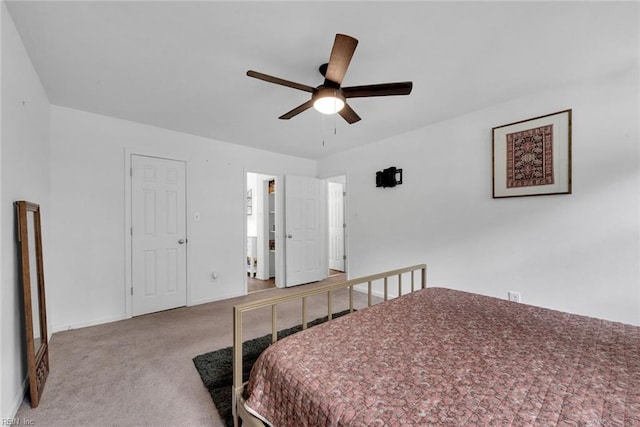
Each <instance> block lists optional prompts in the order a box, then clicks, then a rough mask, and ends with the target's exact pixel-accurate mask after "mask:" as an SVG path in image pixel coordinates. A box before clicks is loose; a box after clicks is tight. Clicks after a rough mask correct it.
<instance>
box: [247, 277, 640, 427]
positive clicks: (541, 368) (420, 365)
mask: <svg viewBox="0 0 640 427" xmlns="http://www.w3.org/2000/svg"><path fill="white" fill-rule="evenodd" d="M247 393H248V395H249V396H248V399H247V402H246V406H247V407H248V408H249V410H250V411H252V412H254V413H256V414H260V416H261V417H263V418H264V419H265V420H266V421H268V422H269V423H270V424H272V425H274V426H277V427H287V426H292V427H293V426H295V427H301V426H322V427H325V426H405V425H449V426H460V425H516V426H527V425H541V426H548V425H562V426H565V425H566V426H600V425H604V426H623V425H624V426H640V327H636V326H630V325H625V324H621V323H615V322H609V321H604V320H599V319H594V318H589V317H583V316H577V315H572V314H567V313H561V312H557V311H552V310H547V309H543V308H538V307H532V306H528V305H524V304H517V303H511V302H508V301H503V300H499V299H495V298H490V297H484V296H480V295H474V294H470V293H465V292H460V291H453V290H449V289H443V288H428V289H424V290H421V291H418V292H415V293H413V294H409V295H405V296H403V297H401V298H397V299H394V300H391V301H388V302H387V303H384V304H379V305H376V306H373V307H371V308H368V309H364V310H361V311H358V312H356V313H353V314H351V315H349V316H345V317H341V318H338V319H335V320H334V321H332V322H329V323H326V324H323V325H319V326H316V327H313V328H310V329H308V330H306V331H303V332H300V333H298V334H295V335H293V336H290V337H288V338H285V339H283V340H281V341H279V342H277V343H275V344H274V345H272V346H271V347H269V348H268V349H267V350H266V351H265V352H264V353H263V354H262V356H261V357H260V359H259V360H258V362H257V363H256V365H255V366H254V369H253V371H252V373H251V378H250V381H249V384H248V387H247Z"/></svg>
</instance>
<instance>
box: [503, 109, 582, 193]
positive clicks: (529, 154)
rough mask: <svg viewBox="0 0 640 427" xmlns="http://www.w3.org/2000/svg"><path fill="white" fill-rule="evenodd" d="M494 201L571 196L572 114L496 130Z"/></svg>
mask: <svg viewBox="0 0 640 427" xmlns="http://www.w3.org/2000/svg"><path fill="white" fill-rule="evenodd" d="M492 164H493V198H494V199H498V198H503V197H522V196H542V195H550V194H571V110H570V109H569V110H563V111H558V112H557V113H552V114H547V115H544V116H539V117H534V118H532V119H527V120H521V121H518V122H514V123H510V124H507V125H502V126H498V127H494V128H493V129H492Z"/></svg>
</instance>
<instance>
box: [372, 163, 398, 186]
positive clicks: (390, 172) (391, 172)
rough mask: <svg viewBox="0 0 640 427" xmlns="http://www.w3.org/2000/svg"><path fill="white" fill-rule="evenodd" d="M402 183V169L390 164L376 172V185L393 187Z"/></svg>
mask: <svg viewBox="0 0 640 427" xmlns="http://www.w3.org/2000/svg"><path fill="white" fill-rule="evenodd" d="M400 184H402V169H398V168H396V167H394V166H391V167H389V168H387V169H384V170H381V171H378V172H376V187H382V188H386V187H395V186H396V185H400Z"/></svg>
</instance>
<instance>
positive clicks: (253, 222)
mask: <svg viewBox="0 0 640 427" xmlns="http://www.w3.org/2000/svg"><path fill="white" fill-rule="evenodd" d="M276 188H277V186H276V177H275V176H273V175H265V174H259V173H254V172H247V209H246V217H247V236H246V237H247V244H246V246H247V254H246V255H247V260H246V266H247V292H248V293H252V292H258V291H262V290H267V289H272V288H275V287H276V253H277V252H276V251H277V249H278V248H277V247H276V198H275V197H276Z"/></svg>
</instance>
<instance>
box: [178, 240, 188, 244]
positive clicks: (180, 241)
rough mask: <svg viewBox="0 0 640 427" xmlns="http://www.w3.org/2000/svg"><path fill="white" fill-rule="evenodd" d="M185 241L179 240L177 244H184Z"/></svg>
mask: <svg viewBox="0 0 640 427" xmlns="http://www.w3.org/2000/svg"><path fill="white" fill-rule="evenodd" d="M185 241H186V240H184V239H180V240H178V243H180V244H181V245H182V244H184V242H185Z"/></svg>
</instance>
